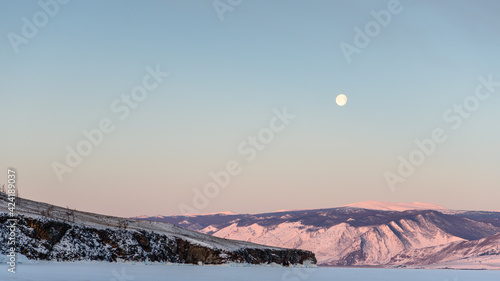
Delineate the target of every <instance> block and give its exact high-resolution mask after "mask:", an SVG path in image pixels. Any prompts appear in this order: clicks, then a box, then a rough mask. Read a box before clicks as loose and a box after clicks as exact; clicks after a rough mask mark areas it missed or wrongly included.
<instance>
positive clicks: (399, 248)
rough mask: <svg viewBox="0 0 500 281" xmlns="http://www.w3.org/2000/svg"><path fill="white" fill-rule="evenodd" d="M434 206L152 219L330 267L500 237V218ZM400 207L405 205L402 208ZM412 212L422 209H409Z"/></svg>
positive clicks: (376, 262) (379, 262)
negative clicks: (303, 254) (302, 254)
mask: <svg viewBox="0 0 500 281" xmlns="http://www.w3.org/2000/svg"><path fill="white" fill-rule="evenodd" d="M358 206H360V205H358ZM361 206H362V207H366V205H361ZM428 206H437V205H429V204H425V203H418V204H416V206H415V204H413V206H408V205H406V203H405V205H404V206H403V207H404V209H405V210H403V211H394V210H376V209H367V208H359V207H354V206H352V205H351V206H347V207H346V206H341V207H337V208H330V209H316V210H293V211H282V212H271V213H261V214H233V215H220V214H216V215H201V216H193V215H188V216H170V217H168V216H165V217H163V218H161V219H158V218H156V219H155V218H149V219H151V220H161V221H168V222H171V223H173V224H176V225H179V226H182V227H185V228H188V229H191V230H194V231H199V232H202V233H206V234H210V235H214V236H217V237H223V238H230V239H237V240H242V241H249V242H255V243H259V244H265V245H270V246H281V247H287V248H297V249H305V250H309V251H312V252H314V253H315V254H316V257H317V259H318V264H320V265H329V266H382V267H386V266H387V267H396V266H401V264H392V263H391V259H392V258H393V257H395V256H397V255H398V254H400V253H404V252H406V251H408V252H409V253H410V255H411V254H412V253H413V254H415V255H417V252H411V251H412V250H417V249H422V248H427V247H435V246H440V245H447V244H450V243H459V242H467V241H475V240H478V239H484V238H486V237H489V236H492V235H495V234H497V233H498V232H500V213H496V212H483V211H454V210H449V209H446V208H444V207H441V206H438V207H437V208H438V209H437V210H436V209H427V207H428ZM395 207H397V208H400V207H402V206H401V205H399V204H396V205H395ZM408 207H418V208H411V209H406V208H408ZM491 241H492V242H491V243H494V242H495V241H497V240H491ZM495 243H496V242H495ZM494 246H495V245H492V247H494ZM415 258H417V257H416V256H415ZM412 266H416V265H412ZM424 266H428V265H424ZM498 268H499V269H500V265H499V267H498Z"/></svg>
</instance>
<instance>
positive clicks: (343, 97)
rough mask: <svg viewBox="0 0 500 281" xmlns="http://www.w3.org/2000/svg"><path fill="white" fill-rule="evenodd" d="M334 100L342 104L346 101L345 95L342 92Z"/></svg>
mask: <svg viewBox="0 0 500 281" xmlns="http://www.w3.org/2000/svg"><path fill="white" fill-rule="evenodd" d="M336 102H337V104H338V105H339V106H344V105H345V104H346V103H347V97H346V96H345V95H344V94H340V95H338V96H337V99H336Z"/></svg>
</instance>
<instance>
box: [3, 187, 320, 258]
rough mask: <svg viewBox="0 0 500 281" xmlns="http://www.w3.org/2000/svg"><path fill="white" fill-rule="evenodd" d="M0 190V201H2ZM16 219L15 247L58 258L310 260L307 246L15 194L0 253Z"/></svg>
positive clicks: (6, 250) (5, 217) (5, 251)
mask: <svg viewBox="0 0 500 281" xmlns="http://www.w3.org/2000/svg"><path fill="white" fill-rule="evenodd" d="M7 202H8V201H7V196H6V195H5V194H3V193H0V204H2V205H4V206H7ZM10 219H16V220H17V223H16V228H17V230H16V238H15V240H16V248H17V249H16V253H17V254H22V255H24V256H26V257H27V258H28V259H36V260H57V261H82V260H83V261H105V262H117V261H134V262H160V263H190V264H224V263H248V264H271V263H276V264H280V265H285V266H287V265H297V264H315V263H316V259H315V257H314V254H313V253H311V252H309V251H304V250H295V249H283V248H279V247H271V246H263V245H257V244H254V243H250V242H243V241H234V240H228V239H221V238H217V237H213V236H210V235H206V234H202V233H198V232H194V231H190V230H187V229H184V228H180V227H177V226H175V225H172V224H170V223H166V222H151V221H143V220H135V219H127V218H118V217H110V216H104V215H99V214H93V213H87V212H81V211H76V210H70V209H67V208H61V207H57V206H53V205H50V204H46V203H41V202H35V201H31V200H27V199H18V201H17V202H16V210H15V214H14V217H11V216H10V215H9V213H7V212H5V211H4V212H1V211H0V226H1V228H0V245H1V247H0V255H7V254H9V252H10V247H11V246H10V245H9V243H8V242H9V235H10V230H9V228H8V226H9V225H10V224H11V222H10V221H9V220H10Z"/></svg>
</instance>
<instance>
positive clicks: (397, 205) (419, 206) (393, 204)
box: [340, 201, 448, 212]
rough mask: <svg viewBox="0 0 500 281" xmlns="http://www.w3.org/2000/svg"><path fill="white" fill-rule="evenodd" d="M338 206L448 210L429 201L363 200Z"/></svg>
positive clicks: (389, 209) (372, 208)
mask: <svg viewBox="0 0 500 281" xmlns="http://www.w3.org/2000/svg"><path fill="white" fill-rule="evenodd" d="M340 207H351V208H360V209H370V210H382V211H399V212H402V211H406V210H448V209H447V208H445V207H442V206H439V205H435V204H430V203H419V202H413V203H396V202H379V201H364V202H358V203H353V204H348V205H343V206H340Z"/></svg>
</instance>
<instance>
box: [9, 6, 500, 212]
mask: <svg viewBox="0 0 500 281" xmlns="http://www.w3.org/2000/svg"><path fill="white" fill-rule="evenodd" d="M222 2H223V3H227V2H226V1H222ZM389 2H390V1H351V0H349V1H293V0H286V1H267V0H252V1H245V0H244V1H243V2H242V3H241V4H240V5H239V6H237V7H234V9H233V10H232V11H230V12H226V13H225V14H224V20H223V21H221V20H220V19H219V17H218V15H217V12H216V11H215V9H214V6H213V3H212V1H79V0H73V1H71V2H69V3H68V4H65V5H60V7H59V11H58V12H57V13H56V14H55V15H54V16H53V17H51V18H50V19H49V21H48V23H47V24H46V25H45V26H43V27H40V28H39V30H38V32H37V33H36V34H35V36H34V37H33V38H30V39H29V40H28V43H27V44H21V45H20V46H19V52H18V53H16V52H15V51H14V48H13V47H12V45H11V42H10V41H9V36H8V35H9V34H11V33H15V34H18V35H22V28H23V25H24V22H23V20H22V18H23V17H26V18H27V19H28V20H30V21H32V19H33V16H34V15H35V14H36V13H37V12H39V11H43V10H42V8H41V7H40V6H39V4H38V1H12V0H11V1H7V0H3V1H0V34H1V35H2V37H1V38H2V39H1V40H0V62H1V63H0V97H1V99H0V101H1V105H2V110H0V120H2V121H1V122H0V132H1V138H0V147H1V155H0V159H1V160H0V168H1V169H2V171H6V169H7V167H13V168H15V169H16V170H17V172H18V187H19V189H20V193H21V196H22V197H26V198H30V199H33V200H39V201H44V202H50V203H53V204H56V205H61V206H69V207H71V208H76V209H79V210H86V211H91V212H98V213H105V214H110V215H119V216H135V215H141V214H148V215H156V214H162V215H173V214H179V213H180V210H179V205H180V204H187V205H191V203H192V199H193V195H194V193H193V189H194V188H197V189H199V190H203V186H205V184H207V183H209V182H210V181H211V178H210V176H209V175H208V174H209V172H210V171H219V170H222V169H223V168H224V167H225V165H226V163H227V162H228V161H229V160H235V161H237V162H238V163H241V167H242V172H241V174H239V175H237V176H234V177H233V178H232V179H231V183H230V185H229V186H228V187H226V188H225V189H223V190H222V191H220V194H219V195H218V196H216V197H215V198H213V199H210V200H209V204H208V206H207V207H206V208H204V209H203V210H201V212H204V213H207V212H219V211H233V212H239V213H247V212H265V211H274V210H279V209H303V208H325V207H335V206H339V205H343V204H349V203H353V202H358V201H365V200H378V201H401V202H414V201H418V202H429V203H435V204H439V205H443V206H445V207H448V208H455V209H483V210H493V209H494V210H500V203H499V202H500V201H499V198H500V186H499V183H500V173H499V172H498V171H499V170H500V160H499V159H500V145H499V143H500V129H499V128H500V126H499V121H500V111H499V110H498V109H499V107H500V87H497V89H496V92H495V93H493V94H492V96H491V97H490V98H489V99H487V100H485V101H481V103H480V105H479V107H478V109H477V111H475V112H473V113H471V116H470V118H468V119H467V120H464V123H463V124H462V126H461V127H460V128H459V129H457V130H453V129H451V126H450V123H447V122H445V120H444V119H443V117H442V115H443V113H444V112H446V111H447V110H448V109H452V108H453V105H454V104H461V103H462V102H463V101H464V99H465V98H466V97H468V96H471V95H472V94H474V90H475V88H476V87H477V86H478V85H479V81H478V77H479V76H483V77H487V76H488V75H492V77H493V80H494V81H500V68H499V67H500V52H499V51H498V50H500V36H499V35H500V34H499V29H498V28H499V26H500V17H498V11H499V10H500V3H499V2H498V1H493V0H491V1H482V2H481V4H480V5H478V4H477V1H439V3H437V2H433V1H432V2H431V1H404V0H402V1H401V2H400V6H401V7H402V11H401V12H400V13H399V14H393V15H392V17H391V21H390V23H389V24H388V25H387V26H386V27H382V28H381V30H380V32H379V34H378V35H377V36H375V37H373V38H371V41H370V43H369V45H368V46H366V47H365V48H362V49H360V53H359V54H355V55H353V56H352V61H351V63H348V62H347V61H346V59H345V57H344V55H343V53H342V51H341V49H340V47H339V45H340V44H341V43H342V42H346V43H348V44H354V36H355V31H354V28H355V27H360V28H361V29H364V27H365V25H366V24H367V23H369V22H370V21H372V20H373V16H372V15H371V14H370V11H371V10H374V11H380V10H382V9H387V4H388V3H389ZM156 65H159V66H160V69H161V70H162V71H165V72H169V73H170V76H169V77H168V78H166V79H165V80H164V81H163V82H162V83H161V84H160V86H159V87H158V88H157V89H155V90H153V91H151V92H150V93H149V95H148V97H147V98H146V99H145V100H144V101H143V102H141V103H140V104H139V106H138V107H137V108H136V109H133V110H132V111H131V113H130V115H129V116H128V117H127V118H126V119H124V120H120V119H119V118H118V114H116V113H114V112H112V111H111V109H110V106H111V104H112V103H113V101H114V100H116V99H118V98H120V96H121V95H124V94H130V91H131V89H132V88H134V87H135V86H138V85H141V83H142V82H141V81H142V78H143V77H144V76H145V75H146V74H147V71H146V70H145V69H146V67H147V66H151V67H152V68H155V67H156ZM340 93H343V94H346V95H347V97H348V103H347V105H346V106H344V107H339V106H337V105H336V104H335V97H336V96H337V95H338V94H340ZM283 107H286V108H287V110H288V111H289V112H290V113H293V114H295V115H296V118H295V119H293V120H292V121H291V122H290V124H289V125H288V126H287V127H286V129H285V130H284V131H283V132H280V133H277V134H276V136H275V138H274V140H273V141H272V142H271V143H269V144H268V145H267V146H266V149H265V150H263V151H259V152H258V154H257V157H256V158H255V160H254V161H252V162H250V163H249V162H248V161H246V160H245V157H244V156H243V155H240V154H239V153H238V152H237V147H238V145H239V144H240V143H241V142H243V141H245V140H246V138H247V137H248V136H249V135H255V134H257V133H258V132H259V131H260V130H261V129H262V128H265V127H267V126H268V124H269V120H270V119H271V118H272V117H273V115H274V114H273V108H277V109H279V110H281V109H282V108H283ZM103 118H109V119H111V120H112V121H113V124H114V125H115V126H116V128H115V130H114V131H113V132H112V133H110V134H106V135H105V137H104V140H103V142H102V143H101V144H100V145H99V146H97V147H94V149H93V151H92V153H91V154H90V155H88V156H86V157H84V159H83V162H82V164H81V165H79V166H78V167H76V168H75V169H74V171H73V172H71V173H67V174H65V175H64V180H63V181H62V182H59V181H58V179H57V177H56V175H55V173H54V171H53V168H52V166H51V165H52V163H53V162H54V161H57V162H61V163H64V161H65V160H64V159H65V157H66V150H65V147H66V146H68V145H69V146H71V147H75V146H76V145H77V143H78V142H80V141H81V140H84V139H85V137H84V136H83V134H82V130H84V129H86V130H90V129H93V128H97V127H98V124H99V121H100V120H102V119H103ZM435 128H442V129H443V130H444V131H445V132H446V134H447V136H448V139H447V141H446V142H445V143H442V144H439V145H438V146H437V149H436V151H435V153H434V154H433V155H431V156H430V157H428V159H426V160H425V162H424V164H423V165H421V166H420V167H418V168H417V169H416V170H415V172H414V174H413V175H411V176H410V177H408V178H407V179H406V181H405V182H403V183H400V184H398V185H397V188H396V189H395V190H394V192H393V191H392V190H391V189H390V188H389V187H388V184H387V182H386V180H385V178H384V173H385V172H386V171H393V172H396V170H397V167H398V165H399V160H398V156H399V155H402V156H403V157H408V155H409V154H410V153H411V152H412V151H413V150H415V149H416V145H415V144H414V141H415V140H416V139H423V138H428V137H430V136H431V132H432V130H433V129H435ZM3 173H4V174H6V172H3ZM2 178H3V179H2ZM3 182H6V176H3V177H0V183H3Z"/></svg>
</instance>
